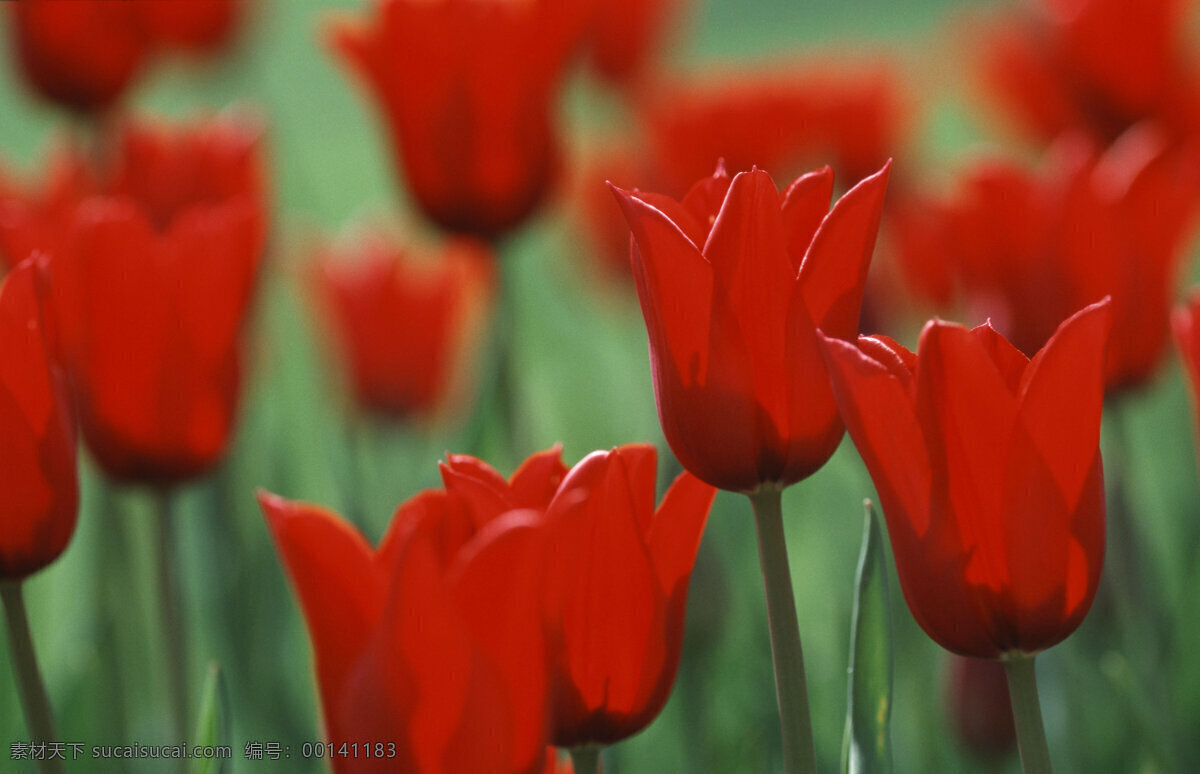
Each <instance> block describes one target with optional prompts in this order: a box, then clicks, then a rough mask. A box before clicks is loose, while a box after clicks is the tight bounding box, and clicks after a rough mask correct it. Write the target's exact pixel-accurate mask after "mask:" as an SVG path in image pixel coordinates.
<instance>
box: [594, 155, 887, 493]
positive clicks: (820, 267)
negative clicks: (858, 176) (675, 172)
mask: <svg viewBox="0 0 1200 774" xmlns="http://www.w3.org/2000/svg"><path fill="white" fill-rule="evenodd" d="M888 169H889V167H888V166H886V165H885V167H884V168H883V169H882V170H880V171H879V172H877V173H876V174H874V175H872V176H871V177H869V178H867V179H865V180H863V181H862V182H860V183H859V184H858V185H856V186H855V187H854V188H853V189H852V190H851V191H849V192H848V193H847V194H845V195H844V196H843V197H842V198H841V199H840V200H839V201H838V202H837V203H836V204H835V205H834V206H833V208H832V209H830V207H829V201H830V197H831V193H832V190H833V173H832V171H831V170H830V169H829V168H828V167H826V168H825V169H823V170H819V171H816V172H811V173H809V174H807V175H805V176H803V177H801V178H799V179H797V180H796V181H795V182H793V183H792V184H791V185H790V186H788V188H787V190H786V191H785V192H784V193H783V194H782V195H781V194H780V193H779V191H778V190H777V189H776V188H775V184H774V182H772V180H771V178H770V176H769V175H767V173H766V172H763V171H761V170H757V169H756V170H753V171H751V172H743V173H740V174H738V175H737V176H736V177H734V178H733V180H732V181H730V179H729V177H728V175H726V174H725V171H724V169H723V168H722V169H719V170H718V171H717V173H716V174H715V175H713V176H711V177H709V178H707V179H705V180H702V181H700V182H699V183H697V184H696V185H695V186H694V187H693V188H692V190H691V191H690V192H689V193H688V195H687V196H686V197H684V199H683V201H682V203H679V202H676V201H674V200H672V199H670V198H669V197H667V196H663V195H662V194H650V193H638V192H634V193H629V192H626V191H622V190H620V189H614V190H615V193H616V194H617V198H618V201H619V202H620V204H621V207H622V208H623V210H624V212H625V217H626V219H627V220H628V221H629V225H630V227H631V228H632V229H633V238H634V246H633V257H632V260H633V268H634V276H635V278H636V281H637V287H638V298H639V300H640V301H641V305H642V314H643V316H644V317H645V318H646V328H647V331H648V333H649V338H650V361H651V366H652V370H653V375H654V390H655V396H656V398H657V401H658V415H659V420H660V421H661V423H662V427H663V432H664V434H665V435H666V437H667V441H668V442H669V443H670V445H671V449H672V451H674V452H675V456H676V457H678V458H679V461H680V462H681V463H683V466H684V467H685V468H687V469H688V470H690V471H691V472H692V473H694V474H695V475H696V476H698V477H699V478H700V479H702V480H704V481H706V482H708V483H710V484H712V485H714V486H718V487H720V488H722V489H729V490H732V491H740V492H753V491H756V490H757V489H758V488H759V487H760V486H761V485H763V484H772V485H776V484H777V485H782V486H786V485H788V484H792V483H795V482H796V481H799V480H801V479H803V478H805V477H807V476H809V475H811V474H812V473H813V472H814V471H816V470H817V469H818V468H820V467H821V465H823V464H824V463H825V461H826V460H827V459H829V456H830V455H831V454H833V451H834V449H835V448H837V445H838V442H839V441H840V440H841V437H842V433H843V427H842V422H841V419H839V417H838V413H837V407H836V406H835V405H834V399H833V393H832V392H831V391H830V389H829V383H828V379H827V378H826V377H825V365H824V363H823V361H822V359H821V355H820V350H819V348H818V345H817V336H816V329H817V328H821V329H822V330H824V331H825V332H826V333H827V334H830V335H834V336H838V337H842V338H845V339H850V338H851V337H852V336H854V335H855V334H856V333H857V332H858V315H859V307H860V304H861V300H862V292H863V286H864V284H865V282H866V276H867V267H868V264H869V262H870V259H871V252H872V249H873V247H874V243H875V232H876V229H877V228H878V226H879V219H880V214H881V212H882V209H883V195H884V190H885V188H886V185H887V178H888Z"/></svg>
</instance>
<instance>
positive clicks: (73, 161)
mask: <svg viewBox="0 0 1200 774" xmlns="http://www.w3.org/2000/svg"><path fill="white" fill-rule="evenodd" d="M47 166H48V170H47V172H46V174H45V175H44V181H42V183H41V184H38V185H33V184H28V183H25V182H17V181H15V180H12V179H7V180H6V179H4V178H0V268H12V267H15V266H16V265H17V264H19V263H20V262H21V261H23V260H25V259H26V258H28V257H29V256H30V255H31V254H32V253H33V252H34V251H35V250H41V251H44V252H46V253H48V254H50V255H55V254H57V253H58V252H60V250H61V248H62V240H63V238H64V234H63V231H64V228H63V224H64V223H68V222H70V220H71V218H72V217H73V214H74V211H75V206H76V205H77V204H78V203H79V201H80V199H82V198H83V197H85V196H87V195H90V194H92V193H94V192H95V191H96V187H97V183H96V181H95V179H94V175H93V173H92V171H91V170H90V169H88V168H87V165H86V164H84V162H83V160H82V159H80V158H79V157H78V156H76V155H75V154H73V153H71V152H70V151H67V150H65V149H56V151H55V153H54V154H53V155H52V157H51V159H50V162H49V164H48V165H47Z"/></svg>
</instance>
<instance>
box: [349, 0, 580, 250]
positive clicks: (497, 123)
mask: <svg viewBox="0 0 1200 774" xmlns="http://www.w3.org/2000/svg"><path fill="white" fill-rule="evenodd" d="M375 5H376V14H375V18H374V19H373V20H372V21H370V22H362V23H350V22H345V23H340V24H338V25H336V26H335V27H334V29H333V32H332V45H333V46H334V48H335V50H336V51H337V53H338V54H339V55H340V56H341V57H342V58H343V59H344V60H345V61H346V63H347V64H348V65H349V66H350V67H351V68H352V69H353V70H354V71H355V72H356V73H357V74H358V75H359V76H361V77H362V79H363V80H364V82H365V83H366V85H367V86H368V87H369V88H370V91H371V93H372V95H373V96H374V97H375V98H376V99H377V100H378V101H379V103H380V107H381V110H382V113H383V115H384V118H385V120H386V121H387V124H388V128H389V129H390V131H391V135H392V145H393V148H394V158H395V161H396V165H397V172H398V176H399V178H400V179H402V180H404V182H405V183H406V185H407V188H408V189H409V190H410V191H411V193H412V194H413V196H414V197H415V199H416V202H417V204H418V205H419V206H420V207H421V209H422V210H423V211H424V212H425V214H426V215H427V216H428V217H429V218H430V219H431V220H433V221H434V222H435V223H437V224H438V225H439V226H441V227H442V228H444V229H446V230H448V231H452V232H457V233H468V234H473V235H475V236H479V237H483V238H486V239H493V238H495V237H497V236H499V235H501V234H503V233H505V232H507V231H509V230H510V229H512V228H513V227H515V226H517V225H518V224H520V223H521V222H522V221H524V220H525V219H526V218H527V217H528V216H529V215H530V214H531V213H532V212H533V210H534V209H535V208H536V207H537V205H538V204H539V203H540V202H541V201H542V198H543V197H544V195H545V194H546V192H547V190H548V189H549V187H550V184H551V183H552V182H553V180H554V178H555V176H556V174H557V167H558V138H557V132H556V129H555V126H554V118H553V115H552V109H553V104H552V101H553V98H554V96H555V93H556V91H557V87H558V82H559V79H560V78H561V76H562V71H563V68H564V66H565V64H566V61H567V58H568V56H569V55H570V54H571V53H572V52H573V51H574V49H575V47H576V46H577V44H578V43H579V41H580V39H581V34H582V25H583V22H584V20H585V14H584V13H583V11H582V9H581V6H583V5H584V4H579V3H569V2H566V3H565V2H560V1H559V0H522V1H520V2H518V1H517V0H434V2H429V1H428V0H378V2H376V3H375Z"/></svg>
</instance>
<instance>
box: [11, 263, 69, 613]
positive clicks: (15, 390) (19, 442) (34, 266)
mask: <svg viewBox="0 0 1200 774" xmlns="http://www.w3.org/2000/svg"><path fill="white" fill-rule="evenodd" d="M44 261H45V256H41V257H34V258H30V259H29V260H26V261H25V262H23V263H21V264H20V265H18V266H17V267H16V268H15V269H13V270H12V272H10V273H9V274H8V276H6V277H5V278H4V281H3V283H0V438H3V439H4V441H3V443H0V490H2V491H3V497H2V499H0V583H3V582H7V581H19V580H21V579H23V578H25V577H26V576H28V575H31V574H32V573H35V572H37V571H38V570H40V569H42V568H43V567H45V566H46V565H47V564H49V563H50V562H52V561H54V560H55V559H56V558H58V556H59V554H61V553H62V552H63V549H65V548H66V546H67V542H68V541H69V540H70V539H71V535H72V533H73V532H74V531H75V516H76V509H77V505H78V497H79V494H78V484H77V478H76V473H75V421H74V417H73V413H72V411H71V404H70V400H69V399H68V395H67V388H66V379H65V377H64V376H63V373H62V370H61V368H60V367H59V365H58V362H57V359H56V352H55V350H56V347H57V345H56V342H55V339H54V332H53V331H54V329H53V315H52V314H51V313H50V312H49V310H48V309H46V310H43V305H44V304H45V303H46V298H47V296H48V289H47V287H46V271H45V266H44V265H43V264H44ZM6 601H7V600H6Z"/></svg>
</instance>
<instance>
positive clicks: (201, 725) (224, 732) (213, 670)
mask: <svg viewBox="0 0 1200 774" xmlns="http://www.w3.org/2000/svg"><path fill="white" fill-rule="evenodd" d="M199 717H200V719H199V721H198V722H197V723H196V734H195V736H194V737H193V741H192V742H191V746H192V747H221V746H228V745H229V694H228V692H227V691H226V690H225V678H224V675H223V674H222V672H221V665H220V664H218V663H217V662H215V661H214V662H212V663H211V664H209V665H208V677H207V678H205V680H204V696H203V697H202V698H201V700H200V716H199ZM230 760H231V759H230V758H220V757H212V758H190V759H189V761H188V762H189V765H188V772H189V774H228V772H229V769H230V763H229V761H230Z"/></svg>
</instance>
